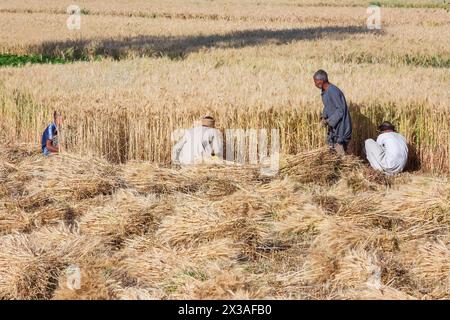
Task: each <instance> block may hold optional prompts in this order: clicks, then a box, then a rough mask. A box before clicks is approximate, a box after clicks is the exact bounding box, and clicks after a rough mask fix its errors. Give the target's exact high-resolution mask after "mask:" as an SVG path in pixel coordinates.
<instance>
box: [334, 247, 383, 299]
mask: <svg viewBox="0 0 450 320" xmlns="http://www.w3.org/2000/svg"><path fill="white" fill-rule="evenodd" d="M337 270H338V271H337V272H336V273H335V274H334V277H333V280H332V282H333V286H336V287H338V288H340V289H341V290H342V289H347V288H357V289H361V288H369V289H370V288H376V289H379V288H381V287H382V282H381V272H382V268H381V263H380V261H379V258H378V257H377V255H376V253H375V252H373V251H367V250H364V249H361V248H355V249H351V250H349V252H348V253H347V254H346V255H345V256H344V257H343V258H342V259H339V260H338V263H337Z"/></svg>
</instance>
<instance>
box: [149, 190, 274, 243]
mask: <svg viewBox="0 0 450 320" xmlns="http://www.w3.org/2000/svg"><path fill="white" fill-rule="evenodd" d="M233 196H234V194H233V195H232V197H233ZM229 200H231V199H229ZM233 200H234V201H239V200H241V204H242V205H243V206H245V205H246V204H247V201H251V199H249V198H248V197H244V198H240V199H237V198H233ZM233 200H231V201H233ZM244 201H245V202H244ZM226 204H227V208H229V203H226ZM224 205H225V204H224V203H222V202H220V203H209V202H208V201H202V200H200V201H199V200H198V199H191V200H187V199H186V200H185V201H184V202H182V204H181V205H178V206H176V207H175V210H174V214H173V215H169V216H167V217H166V218H164V219H163V220H162V222H161V226H160V228H159V229H158V231H157V236H158V238H160V239H161V241H162V242H164V243H169V244H171V245H184V244H193V243H201V242H204V241H209V240H212V239H220V238H224V237H230V238H231V239H233V240H234V241H236V243H237V245H238V246H239V247H241V248H242V250H244V251H248V250H250V251H252V250H253V249H255V247H256V246H257V244H258V243H260V242H261V240H262V239H263V238H265V237H266V235H267V228H268V224H267V218H266V217H265V215H264V211H263V214H261V212H259V211H258V209H249V208H248V207H247V210H246V211H245V212H243V211H241V212H239V211H231V212H230V211H226V210H223V208H224ZM234 205H235V206H236V204H234ZM238 206H239V204H238ZM252 210H254V211H252Z"/></svg>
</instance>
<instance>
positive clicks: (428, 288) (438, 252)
mask: <svg viewBox="0 0 450 320" xmlns="http://www.w3.org/2000/svg"><path fill="white" fill-rule="evenodd" d="M398 259H399V260H400V261H401V262H402V263H403V264H404V265H405V267H406V268H407V269H408V272H409V274H410V276H411V278H412V279H413V280H414V282H415V286H417V289H418V290H419V291H421V292H422V293H427V295H428V296H430V297H431V298H445V297H446V298H448V297H449V290H448V289H449V286H450V262H449V261H450V243H445V241H444V239H437V240H436V239H433V238H430V239H422V240H415V241H408V242H406V243H405V244H404V245H403V246H402V247H401V250H400V253H399V256H398Z"/></svg>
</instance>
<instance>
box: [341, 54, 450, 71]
mask: <svg viewBox="0 0 450 320" xmlns="http://www.w3.org/2000/svg"><path fill="white" fill-rule="evenodd" d="M335 59H336V60H337V61H339V62H343V63H357V64H362V63H369V64H377V63H386V64H390V65H393V66H395V65H410V66H415V67H425V68H450V57H449V56H444V55H433V56H430V55H425V54H420V53H415V54H414V53H413V54H409V53H407V54H404V55H386V56H377V55H373V54H371V53H368V52H351V53H345V54H341V55H336V56H335Z"/></svg>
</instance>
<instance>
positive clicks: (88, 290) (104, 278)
mask: <svg viewBox="0 0 450 320" xmlns="http://www.w3.org/2000/svg"><path fill="white" fill-rule="evenodd" d="M77 267H78V268H79V269H77V270H79V272H80V274H79V277H80V278H79V287H78V284H75V283H72V282H71V281H70V278H69V277H71V276H72V275H71V273H72V272H74V270H71V269H70V266H69V268H66V269H65V270H63V272H61V275H60V277H59V281H58V287H57V289H56V290H55V292H54V295H53V297H52V299H55V300H111V299H117V296H116V294H115V292H114V290H113V284H114V280H110V275H109V273H110V271H109V270H110V269H111V268H112V267H113V264H112V263H110V262H103V261H102V262H99V261H98V260H93V261H86V264H82V265H80V266H77ZM76 272H78V271H76ZM110 282H111V283H110Z"/></svg>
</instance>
